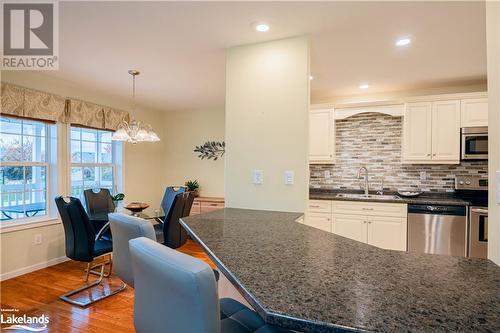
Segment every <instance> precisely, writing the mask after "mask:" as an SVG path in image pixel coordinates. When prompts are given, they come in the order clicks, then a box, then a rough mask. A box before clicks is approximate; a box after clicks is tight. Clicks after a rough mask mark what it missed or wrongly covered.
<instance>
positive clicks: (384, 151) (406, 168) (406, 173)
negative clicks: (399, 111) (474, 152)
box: [310, 113, 488, 192]
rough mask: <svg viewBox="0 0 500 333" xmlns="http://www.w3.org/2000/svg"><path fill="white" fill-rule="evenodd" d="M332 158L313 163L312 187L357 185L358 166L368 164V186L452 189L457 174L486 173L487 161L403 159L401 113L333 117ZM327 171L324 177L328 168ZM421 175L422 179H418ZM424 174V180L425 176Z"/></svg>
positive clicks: (326, 187) (394, 188)
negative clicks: (410, 161)
mask: <svg viewBox="0 0 500 333" xmlns="http://www.w3.org/2000/svg"><path fill="white" fill-rule="evenodd" d="M335 126H336V127H335V130H336V163H335V164H334V165H331V164H311V165H310V173H311V174H310V187H311V188H317V189H360V188H363V186H364V181H363V179H357V177H356V176H357V172H358V168H359V167H361V166H366V167H367V168H368V172H369V180H370V190H375V191H378V190H380V188H381V186H382V182H383V184H384V190H385V191H397V190H410V189H413V190H414V189H420V190H422V191H433V192H452V191H453V189H454V187H455V175H470V174H482V175H485V177H486V176H487V174H488V162H487V161H475V162H462V163H461V164H459V165H417V164H415V165H408V164H401V133H402V128H403V118H402V117H392V116H388V115H384V114H379V113H363V114H360V115H356V116H353V117H350V118H347V119H343V120H336V122H335ZM325 171H327V172H329V173H330V177H329V178H327V175H326V173H327V172H325ZM421 177H422V178H421ZM423 178H425V179H423Z"/></svg>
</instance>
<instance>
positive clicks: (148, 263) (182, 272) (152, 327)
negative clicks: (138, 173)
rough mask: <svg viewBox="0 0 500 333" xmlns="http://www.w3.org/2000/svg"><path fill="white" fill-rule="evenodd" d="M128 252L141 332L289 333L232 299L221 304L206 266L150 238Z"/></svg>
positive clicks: (136, 241)
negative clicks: (268, 322) (266, 321)
mask: <svg viewBox="0 0 500 333" xmlns="http://www.w3.org/2000/svg"><path fill="white" fill-rule="evenodd" d="M129 247H130V256H131V262H132V269H133V272H134V281H135V282H134V283H135V289H134V327H135V330H136V331H137V332H139V333H142V332H207V333H211V332H217V333H218V332H221V333H250V332H259V333H290V331H288V330H286V329H283V328H280V327H277V326H272V325H267V324H266V323H265V322H264V320H263V319H262V318H261V317H260V316H259V315H258V314H257V313H256V312H255V311H253V310H251V309H250V308H248V307H246V306H245V305H243V304H241V303H240V302H238V301H236V300H234V299H230V298H223V299H220V300H219V297H218V292H217V283H216V281H215V276H214V274H213V273H212V269H211V268H210V266H209V265H208V264H207V263H205V262H203V261H201V260H199V259H196V258H194V257H191V256H189V255H186V254H184V253H181V252H178V251H175V250H173V249H170V248H168V247H166V246H162V245H161V244H158V243H157V242H154V241H152V240H151V239H149V238H146V237H140V238H135V239H132V240H130V241H129Z"/></svg>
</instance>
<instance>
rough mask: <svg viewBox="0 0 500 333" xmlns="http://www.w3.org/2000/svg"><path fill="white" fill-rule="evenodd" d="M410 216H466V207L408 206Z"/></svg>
mask: <svg viewBox="0 0 500 333" xmlns="http://www.w3.org/2000/svg"><path fill="white" fill-rule="evenodd" d="M408 214H431V215H453V216H466V215H467V209H466V207H465V206H443V205H408Z"/></svg>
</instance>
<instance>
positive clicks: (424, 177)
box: [420, 171, 427, 180]
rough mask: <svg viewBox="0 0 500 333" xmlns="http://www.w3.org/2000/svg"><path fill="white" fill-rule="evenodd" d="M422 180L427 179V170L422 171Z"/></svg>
mask: <svg viewBox="0 0 500 333" xmlns="http://www.w3.org/2000/svg"><path fill="white" fill-rule="evenodd" d="M420 180H427V172H425V171H420Z"/></svg>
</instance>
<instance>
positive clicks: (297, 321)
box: [179, 213, 369, 333]
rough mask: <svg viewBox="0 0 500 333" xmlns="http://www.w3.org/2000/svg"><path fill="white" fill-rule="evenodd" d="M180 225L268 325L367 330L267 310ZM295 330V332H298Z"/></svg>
mask: <svg viewBox="0 0 500 333" xmlns="http://www.w3.org/2000/svg"><path fill="white" fill-rule="evenodd" d="M296 215H297V216H296V217H295V218H294V219H292V220H291V221H295V220H296V219H297V218H299V217H300V216H301V215H303V214H300V213H296ZM179 222H180V224H181V226H182V227H183V228H184V229H185V230H186V232H187V233H188V235H189V236H191V237H192V238H193V240H195V241H196V242H197V243H198V244H199V245H200V246H201V247H202V248H203V249H204V250H205V252H206V253H207V255H208V256H209V257H210V259H212V261H213V262H214V263H215V265H216V266H217V268H218V269H219V270H220V271H221V272H222V273H223V274H224V276H225V277H226V278H227V279H228V280H229V282H231V284H232V285H233V286H234V287H235V288H236V289H237V290H238V291H239V292H240V294H241V295H242V296H243V298H245V300H246V301H247V302H248V303H249V304H250V305H251V306H252V307H253V309H254V310H255V311H256V312H257V313H258V314H259V315H260V316H261V317H262V318H263V319H264V321H265V322H266V323H268V324H270V325H278V326H280V327H285V328H289V329H292V330H300V331H304V332H317V333H323V332H325V333H352V332H369V331H366V330H365V329H363V328H361V327H349V326H345V325H340V324H339V325H337V324H334V323H327V322H323V321H316V320H307V319H302V318H296V317H292V316H289V315H286V314H282V313H278V312H274V311H270V310H268V309H267V308H266V307H265V306H263V305H262V302H261V301H260V300H259V299H258V298H257V297H255V296H254V295H253V294H252V293H251V292H250V291H248V290H247V289H246V288H245V286H244V285H243V283H242V282H241V281H240V280H239V279H238V278H237V277H236V276H235V275H234V274H233V273H232V272H231V271H230V270H229V269H228V268H227V267H226V266H225V265H224V263H223V262H222V261H221V260H220V259H219V258H218V257H217V256H216V255H215V254H214V253H213V252H212V251H211V250H210V248H209V247H208V246H207V245H206V244H205V243H204V242H203V241H202V240H201V239H200V238H199V237H198V236H197V235H196V233H195V232H194V231H193V230H191V228H189V226H188V225H187V224H186V223H185V222H184V221H183V218H180V219H179ZM300 331H297V332H300Z"/></svg>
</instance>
